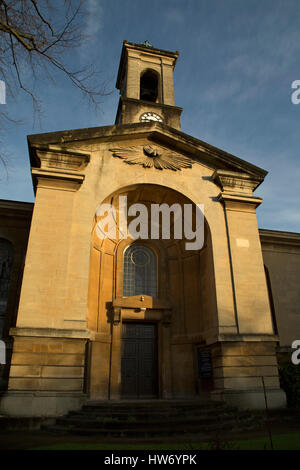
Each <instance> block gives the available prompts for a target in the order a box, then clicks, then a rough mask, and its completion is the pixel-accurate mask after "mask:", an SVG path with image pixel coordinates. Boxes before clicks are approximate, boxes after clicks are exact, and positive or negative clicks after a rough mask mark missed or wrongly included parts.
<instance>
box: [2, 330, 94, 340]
mask: <svg viewBox="0 0 300 470" xmlns="http://www.w3.org/2000/svg"><path fill="white" fill-rule="evenodd" d="M9 334H10V335H11V336H25V337H46V338H78V339H88V338H89V337H90V331H88V330H69V329H57V328H35V327H14V328H11V329H10V330H9Z"/></svg>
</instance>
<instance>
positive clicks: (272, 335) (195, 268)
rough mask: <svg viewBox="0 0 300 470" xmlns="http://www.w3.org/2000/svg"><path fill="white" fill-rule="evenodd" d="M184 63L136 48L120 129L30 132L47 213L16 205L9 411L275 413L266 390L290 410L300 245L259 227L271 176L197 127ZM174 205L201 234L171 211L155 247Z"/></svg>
mask: <svg viewBox="0 0 300 470" xmlns="http://www.w3.org/2000/svg"><path fill="white" fill-rule="evenodd" d="M177 57H178V53H177V52H176V53H173V52H169V51H163V50H160V49H156V48H153V47H152V46H149V45H147V44H132V43H129V42H126V41H124V44H123V49H122V55H121V61H120V66H119V71H118V78H117V85H116V86H117V88H118V89H119V90H120V101H119V107H118V110H117V117H116V122H115V125H112V126H105V127H97V128H90V129H79V130H72V131H61V132H52V133H46V134H38V135H32V136H29V137H28V144H29V154H30V162H31V168H32V177H33V184H34V188H35V194H36V198H35V203H34V204H28V203H15V202H11V201H0V218H1V232H0V237H1V238H0V249H1V257H2V258H1V263H2V278H3V281H1V282H2V284H1V286H2V287H1V289H2V294H1V299H2V303H1V312H0V314H1V315H2V317H0V320H1V318H2V323H1V325H2V337H3V339H4V340H5V341H6V343H7V361H6V365H2V366H0V367H1V368H2V389H3V392H2V395H1V401H0V410H1V412H2V413H6V414H10V415H18V416H21V415H31V416H47V415H48V416H54V415H60V414H63V413H66V412H67V411H68V410H71V409H76V408H79V407H80V406H81V405H82V404H83V403H85V402H86V401H87V400H122V399H175V398H176V399H178V398H184V399H196V398H200V399H201V398H210V399H214V400H225V401H227V402H229V403H232V404H235V405H237V406H239V407H240V408H262V407H264V406H265V401H264V400H265V398H264V389H265V391H266V395H267V399H268V405H269V407H283V406H285V403H286V399H285V393H284V391H283V390H282V389H281V388H280V384H279V377H278V360H280V355H284V354H289V353H290V347H291V343H292V341H293V340H294V339H300V320H299V312H298V311H297V309H298V305H299V301H300V298H299V289H298V279H299V272H300V262H299V261H300V259H299V255H300V235H299V234H292V233H287V232H277V231H270V230H259V229H258V226H257V218H256V208H257V207H258V206H259V205H260V204H261V202H262V200H261V199H260V198H259V197H256V196H255V194H254V191H255V189H256V188H257V187H258V186H259V185H260V184H261V183H262V182H263V180H264V178H265V176H266V171H264V170H263V169H261V168H258V167H256V166H254V165H252V164H250V163H248V162H246V161H244V160H242V159H240V158H238V157H235V156H233V155H230V154H228V153H226V152H224V151H222V150H220V149H218V148H215V147H213V146H211V145H209V144H207V143H205V142H202V141H200V140H198V139H196V138H194V137H191V136H189V135H187V134H185V133H183V132H182V131H181V127H180V114H181V111H182V109H181V108H179V107H177V106H175V102H174V85H173V72H174V67H175V64H176V60H177ZM120 204H121V205H120ZM162 205H164V206H163V207H164V208H174V207H176V209H177V210H178V211H179V212H180V214H181V215H182V214H184V212H185V210H188V209H186V208H189V210H190V214H191V220H190V221H189V223H190V225H191V226H190V231H188V230H187V231H185V230H182V226H180V227H179V226H177V228H178V230H179V231H180V228H181V233H182V237H179V236H177V235H178V233H175V217H173V214H171V217H170V220H173V219H174V220H173V222H174V224H173V225H172V224H170V226H171V228H170V233H167V235H166V234H165V232H164V231H163V227H162V225H163V222H162V218H159V219H158V221H159V223H158V224H157V223H156V226H155V227H156V228H155V230H154V232H155V236H151V235H153V232H152V231H151V229H150V226H151V220H150V218H151V217H150V215H151V210H152V209H153V208H155V210H158V212H159V211H162V209H163V208H162ZM199 205H201V207H203V208H204V209H203V212H202V216H203V217H202V219H201V220H202V228H203V243H200V244H199V246H193V247H192V248H191V238H190V236H189V235H188V234H189V233H191V232H192V233H195V221H197V210H198V209H197V208H198V206H199ZM109 207H110V208H111V214H112V217H111V218H110V219H105V217H106V216H107V212H105V211H106V210H107V211H108V208H109ZM142 211H146V213H147V214H148V215H149V220H148V219H146V223H145V218H144V219H143V220H144V223H143V224H141V223H140V224H138V222H137V217H138V216H140V215H141V212H142ZM125 213H126V214H125ZM170 213H171V212H170ZM124 214H125V215H126V217H127V221H128V223H130V222H132V224H131V228H130V224H129V229H128V226H126V227H125V228H124V223H123V222H124V218H123V217H124ZM172 217H173V218H172ZM147 222H149V224H148V223H147ZM182 223H183V222H182ZM138 225H139V227H138ZM179 225H180V223H179ZM133 226H134V227H135V228H136V229H138V231H139V232H140V233H143V236H141V237H140V238H138V239H136V238H133V237H132V233H131V232H132V230H131V229H132V227H133ZM101 227H102V231H101ZM151 228H152V226H151ZM103 231H106V232H105V236H104V235H103ZM167 232H168V230H167ZM25 255H26V256H25ZM24 260H25V261H24ZM3 266H4V267H5V269H4V268H3ZM4 271H5V273H6V274H3V273H4ZM297 334H298V337H299V338H298V337H297Z"/></svg>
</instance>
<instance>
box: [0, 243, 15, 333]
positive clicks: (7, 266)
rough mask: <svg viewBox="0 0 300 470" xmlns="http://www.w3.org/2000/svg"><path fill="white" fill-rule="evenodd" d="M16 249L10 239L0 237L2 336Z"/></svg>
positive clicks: (0, 321)
mask: <svg viewBox="0 0 300 470" xmlns="http://www.w3.org/2000/svg"><path fill="white" fill-rule="evenodd" d="M13 261H14V249H13V245H12V243H11V242H10V241H8V240H6V239H5V238H0V338H1V337H2V331H3V326H4V322H5V316H6V309H7V302H8V294H9V286H10V279H11V273H12V268H13Z"/></svg>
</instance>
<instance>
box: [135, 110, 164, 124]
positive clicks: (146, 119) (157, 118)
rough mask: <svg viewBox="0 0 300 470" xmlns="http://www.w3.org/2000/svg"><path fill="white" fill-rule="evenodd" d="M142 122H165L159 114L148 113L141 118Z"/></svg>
mask: <svg viewBox="0 0 300 470" xmlns="http://www.w3.org/2000/svg"><path fill="white" fill-rule="evenodd" d="M140 121H141V122H149V121H155V122H163V119H162V117H161V116H160V115H159V114H156V113H152V112H150V111H149V112H148V113H143V114H142V115H141V116H140Z"/></svg>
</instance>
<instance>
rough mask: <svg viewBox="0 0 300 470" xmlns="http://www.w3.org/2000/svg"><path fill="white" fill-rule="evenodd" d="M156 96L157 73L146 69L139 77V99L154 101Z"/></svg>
mask: <svg viewBox="0 0 300 470" xmlns="http://www.w3.org/2000/svg"><path fill="white" fill-rule="evenodd" d="M157 98H158V74H157V73H156V72H154V70H146V71H145V72H144V73H143V74H142V75H141V79H140V99H141V100H145V101H151V102H152V103H155V102H156V100H157Z"/></svg>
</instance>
